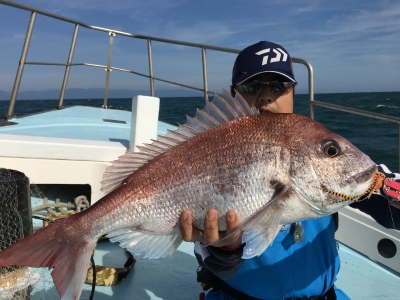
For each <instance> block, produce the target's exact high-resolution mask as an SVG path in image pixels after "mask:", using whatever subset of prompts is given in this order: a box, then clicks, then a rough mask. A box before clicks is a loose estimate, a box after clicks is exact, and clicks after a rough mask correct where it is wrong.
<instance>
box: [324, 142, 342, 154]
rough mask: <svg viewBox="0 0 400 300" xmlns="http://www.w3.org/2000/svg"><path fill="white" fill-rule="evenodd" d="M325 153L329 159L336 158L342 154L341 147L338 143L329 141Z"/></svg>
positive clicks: (325, 146)
mask: <svg viewBox="0 0 400 300" xmlns="http://www.w3.org/2000/svg"><path fill="white" fill-rule="evenodd" d="M324 152H325V154H326V155H328V156H329V157H335V156H337V155H338V154H339V153H340V147H339V145H337V144H336V143H334V142H332V141H329V142H327V143H325V145H324Z"/></svg>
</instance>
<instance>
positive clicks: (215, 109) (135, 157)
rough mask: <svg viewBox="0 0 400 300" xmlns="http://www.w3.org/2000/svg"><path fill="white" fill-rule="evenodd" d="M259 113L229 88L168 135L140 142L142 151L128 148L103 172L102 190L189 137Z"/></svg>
mask: <svg viewBox="0 0 400 300" xmlns="http://www.w3.org/2000/svg"><path fill="white" fill-rule="evenodd" d="M257 114H259V111H258V110H257V109H256V108H255V107H254V106H252V107H250V106H249V105H248V104H247V102H246V100H244V99H243V97H242V96H240V95H239V93H236V96H235V98H233V97H232V96H231V95H230V94H229V93H228V92H227V91H226V90H223V93H222V95H219V94H215V95H214V99H213V100H212V101H211V102H207V103H206V106H205V107H204V109H202V110H199V109H198V110H197V112H196V115H195V116H194V118H191V117H189V116H187V122H186V123H185V124H183V125H182V124H179V127H178V129H177V130H175V131H170V130H168V133H167V134H166V135H165V136H159V137H158V140H153V143H152V144H145V145H144V146H137V147H138V148H139V150H140V152H127V153H125V154H124V155H122V156H120V157H119V158H118V159H117V160H116V161H114V162H113V163H112V165H111V166H109V167H108V168H107V170H106V172H105V173H104V175H103V180H102V182H101V184H102V188H101V190H102V191H107V192H110V191H112V190H113V189H115V188H117V187H119V186H120V185H121V184H122V183H123V182H124V180H125V179H126V178H127V177H128V176H129V175H131V174H132V173H133V172H135V171H136V170H137V169H139V168H140V167H142V166H143V165H144V164H146V163H147V162H149V161H150V160H152V159H153V158H154V157H156V156H158V155H160V154H162V153H164V152H167V151H169V150H171V149H172V148H174V147H176V146H178V145H180V144H182V143H184V142H186V141H187V140H189V139H191V138H193V137H195V136H197V135H199V134H200V133H203V132H205V131H207V130H209V129H211V128H214V127H216V126H218V125H221V124H224V123H227V122H229V121H232V120H235V119H238V118H241V117H245V116H252V115H257Z"/></svg>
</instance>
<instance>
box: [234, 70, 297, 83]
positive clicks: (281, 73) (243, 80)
mask: <svg viewBox="0 0 400 300" xmlns="http://www.w3.org/2000/svg"><path fill="white" fill-rule="evenodd" d="M262 73H275V74H279V75H282V76H285V77H286V78H288V79H290V81H292V82H296V80H295V79H294V78H293V76H292V75H290V74H288V73H286V72H283V71H278V70H276V71H274V70H270V71H265V70H262V71H261V70H252V71H250V72H247V73H246V74H245V75H244V76H242V77H239V78H238V79H237V80H239V81H238V82H237V83H236V84H241V83H243V82H245V81H246V80H249V79H250V78H251V77H254V76H256V75H258V74H262Z"/></svg>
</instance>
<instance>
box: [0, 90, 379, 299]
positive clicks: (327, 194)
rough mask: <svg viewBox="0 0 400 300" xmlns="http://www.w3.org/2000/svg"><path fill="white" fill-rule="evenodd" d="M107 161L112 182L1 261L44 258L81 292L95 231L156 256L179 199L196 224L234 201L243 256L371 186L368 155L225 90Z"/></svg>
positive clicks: (169, 236) (308, 123)
mask: <svg viewBox="0 0 400 300" xmlns="http://www.w3.org/2000/svg"><path fill="white" fill-rule="evenodd" d="M140 150H141V151H140V152H139V153H127V154H125V155H124V156H122V157H120V158H119V160H118V161H116V162H114V163H113V165H112V166H111V167H110V168H109V169H108V170H107V172H106V174H105V175H104V177H103V187H104V188H105V189H106V190H107V189H108V190H110V192H109V193H108V194H107V195H106V196H105V197H104V198H102V199H101V200H99V201H98V202H96V203H95V204H94V205H92V206H91V207H89V208H88V209H86V210H84V211H83V212H81V213H78V214H75V215H72V216H70V217H68V218H67V219H64V220H61V221H58V222H57V223H54V224H52V225H50V226H48V227H45V228H43V229H41V230H39V231H37V232H36V233H34V234H32V235H30V236H28V237H27V238H25V239H23V240H21V241H19V242H17V243H15V244H14V245H12V246H10V247H9V248H7V249H5V250H3V251H1V252H0V266H9V265H21V266H32V267H48V268H51V269H53V271H52V273H51V274H52V277H53V280H54V282H55V285H56V287H57V290H58V292H59V294H60V296H61V297H62V299H78V298H79V296H80V294H81V291H82V286H83V282H84V278H85V274H86V270H87V267H88V263H89V259H90V255H91V254H92V252H93V249H94V247H95V245H96V242H97V240H98V238H99V237H101V236H102V235H104V234H108V236H109V237H110V239H111V241H113V242H120V243H121V244H120V245H121V247H124V248H126V249H127V250H129V251H131V252H132V253H134V254H145V257H150V258H157V257H161V256H165V255H167V254H170V253H172V252H173V251H174V250H175V249H176V248H177V247H178V246H179V244H180V243H181V242H182V238H181V235H180V232H179V228H178V226H177V223H178V220H179V216H180V214H181V212H182V211H183V210H184V209H187V210H189V211H191V213H192V215H193V220H194V223H193V225H194V226H195V227H197V228H199V229H203V221H204V216H205V213H206V212H207V210H208V209H209V208H215V209H216V210H217V211H218V212H219V220H218V222H219V228H220V230H224V228H225V214H226V212H227V211H228V210H230V209H233V210H235V211H237V213H238V214H239V217H240V220H241V226H240V230H243V231H244V234H243V242H244V243H246V246H245V250H244V258H250V257H253V256H256V255H260V254H261V253H262V252H263V251H264V250H265V249H266V248H267V247H268V246H269V245H270V244H271V242H272V241H273V239H274V238H275V236H276V234H277V233H278V231H279V230H280V228H281V225H283V224H288V223H293V222H296V221H301V220H305V219H311V218H317V217H321V216H324V215H328V214H332V213H334V212H336V211H338V210H339V209H340V208H342V207H344V206H346V205H348V204H349V203H351V202H352V201H357V200H358V199H359V198H360V197H361V196H363V195H367V196H368V195H369V194H371V193H372V191H373V190H374V189H375V184H376V177H377V174H378V173H377V167H376V165H375V164H374V163H373V162H372V161H371V160H370V158H369V157H368V156H366V155H365V154H363V153H362V152H361V151H359V150H358V149H357V148H356V147H354V146H353V145H352V144H351V143H349V142H348V141H347V140H345V139H344V138H342V137H340V136H338V135H336V134H334V133H332V132H330V131H328V130H327V129H325V128H324V127H323V126H322V125H321V124H319V123H318V122H316V121H313V120H311V119H309V118H307V117H305V116H301V115H296V114H259V112H258V111H257V110H256V109H255V108H254V107H249V106H248V105H247V103H246V101H245V100H244V99H243V98H242V97H240V95H238V96H236V98H232V97H231V96H230V95H229V94H228V93H227V92H226V91H224V94H223V96H219V95H216V96H215V98H214V100H213V101H212V102H209V103H208V104H207V105H206V108H205V109H204V110H202V111H200V110H199V111H198V112H197V114H196V116H195V118H190V117H188V122H187V123H186V124H185V125H180V126H179V128H178V130H177V131H170V132H169V133H168V134H167V135H166V136H165V137H159V140H158V141H154V142H153V143H152V144H150V145H145V146H142V147H140Z"/></svg>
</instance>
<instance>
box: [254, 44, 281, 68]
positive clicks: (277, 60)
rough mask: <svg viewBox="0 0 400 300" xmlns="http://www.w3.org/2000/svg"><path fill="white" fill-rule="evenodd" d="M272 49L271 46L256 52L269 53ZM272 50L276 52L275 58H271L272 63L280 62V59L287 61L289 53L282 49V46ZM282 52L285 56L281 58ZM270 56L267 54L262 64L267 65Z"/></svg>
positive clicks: (258, 53) (259, 53)
mask: <svg viewBox="0 0 400 300" xmlns="http://www.w3.org/2000/svg"><path fill="white" fill-rule="evenodd" d="M270 50H271V48H267V49H263V50H261V51H258V52H256V53H255V54H257V55H263V54H265V53H269V52H270ZM272 51H273V52H274V53H275V54H276V56H275V57H274V58H271V60H270V63H274V62H279V61H286V60H287V57H288V55H287V53H286V52H285V51H283V50H282V49H280V48H272ZM282 54H283V58H282V60H281V56H282ZM268 56H269V55H266V56H264V57H263V60H262V64H261V65H262V66H263V65H266V64H267V63H268Z"/></svg>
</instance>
